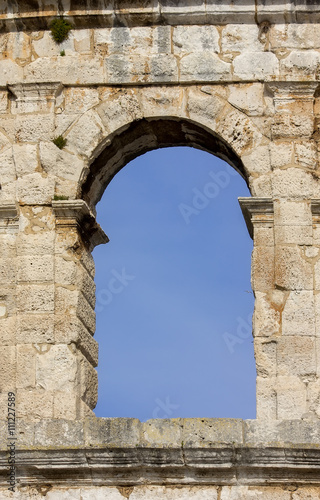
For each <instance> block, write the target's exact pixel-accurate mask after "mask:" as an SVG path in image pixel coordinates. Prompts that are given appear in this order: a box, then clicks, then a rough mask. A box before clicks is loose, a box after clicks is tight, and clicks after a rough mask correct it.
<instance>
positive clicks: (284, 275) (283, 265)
mask: <svg viewBox="0 0 320 500" xmlns="http://www.w3.org/2000/svg"><path fill="white" fill-rule="evenodd" d="M274 273H275V274H274V280H275V284H276V286H278V287H279V288H281V289H285V290H313V266H312V263H311V262H310V261H309V260H308V259H307V258H306V255H305V253H304V248H303V247H300V246H297V245H294V246H291V245H286V246H277V247H276V249H275V271H274Z"/></svg>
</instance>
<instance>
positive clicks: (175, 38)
mask: <svg viewBox="0 0 320 500" xmlns="http://www.w3.org/2000/svg"><path fill="white" fill-rule="evenodd" d="M172 42H173V52H174V53H175V54H179V55H181V54H185V53H191V52H204V51H206V50H210V52H216V53H218V52H220V47H219V32H218V30H217V28H216V27H215V26H210V25H209V26H176V27H174V28H173V35H172ZM170 49H171V47H170V48H169V51H170Z"/></svg>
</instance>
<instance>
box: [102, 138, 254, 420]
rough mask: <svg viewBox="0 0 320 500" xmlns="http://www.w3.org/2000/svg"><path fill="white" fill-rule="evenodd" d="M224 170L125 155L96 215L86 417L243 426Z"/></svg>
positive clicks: (244, 262) (244, 258)
mask: <svg viewBox="0 0 320 500" xmlns="http://www.w3.org/2000/svg"><path fill="white" fill-rule="evenodd" d="M239 196H250V193H249V191H248V188H247V186H246V183H245V181H244V180H243V179H242V178H241V176H240V175H239V174H238V173H237V172H236V171H235V170H234V169H233V168H232V167H230V166H229V165H227V163H226V162H224V161H223V160H221V159H219V158H217V157H215V156H213V155H212V154H209V153H206V152H204V151H199V150H196V149H193V148H190V147H173V148H165V149H157V150H154V151H151V152H149V153H146V154H144V155H142V156H139V157H137V158H136V159H134V160H132V161H131V162H130V163H128V164H127V165H126V167H125V168H123V169H122V170H121V171H120V172H119V173H118V174H117V175H116V176H115V177H114V179H113V180H112V182H111V183H110V184H109V186H108V187H107V189H106V191H105V194H104V196H103V198H102V200H101V202H100V203H99V205H98V207H97V216H98V221H99V222H100V224H101V225H102V227H103V228H104V229H105V230H106V232H107V234H108V236H109V237H110V242H109V243H108V245H107V246H106V247H103V246H100V247H97V248H96V249H95V251H94V258H95V263H96V287H97V289H96V296H97V304H96V313H97V331H96V335H95V338H96V340H97V341H98V342H99V365H98V375H99V400H98V405H97V408H96V410H95V413H96V415H97V416H104V417H136V418H139V419H140V420H143V421H144V420H147V419H150V418H175V417H190V418H191V417H234V418H255V377H256V373H255V362H254V353H253V343H252V333H251V315H252V311H253V301H254V299H253V294H252V291H251V286H250V256H251V251H252V240H251V239H250V237H249V235H248V233H247V229H246V227H245V222H244V220H243V216H242V213H241V210H240V207H239V205H238V201H237V197H239Z"/></svg>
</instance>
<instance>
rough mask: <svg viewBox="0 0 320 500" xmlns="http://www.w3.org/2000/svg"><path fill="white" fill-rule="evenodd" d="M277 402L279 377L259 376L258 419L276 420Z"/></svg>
mask: <svg viewBox="0 0 320 500" xmlns="http://www.w3.org/2000/svg"><path fill="white" fill-rule="evenodd" d="M277 404H278V400H277V378H276V377H273V378H266V377H260V376H259V377H257V420H258V421H259V420H261V421H266V422H268V421H272V420H276V419H277V418H278V412H277ZM303 411H305V408H303Z"/></svg>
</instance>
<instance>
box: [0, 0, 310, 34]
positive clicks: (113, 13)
mask: <svg viewBox="0 0 320 500" xmlns="http://www.w3.org/2000/svg"><path fill="white" fill-rule="evenodd" d="M46 3H47V5H46ZM179 3H180V2H171V3H170V2H167V1H166V0H160V1H151V0H150V1H147V2H144V3H143V6H141V2H138V1H137V0H135V1H132V2H123V0H121V1H119V0H112V1H110V2H108V6H104V8H102V9H97V8H95V7H94V6H93V5H94V4H92V3H91V2H89V0H85V1H82V2H80V1H75V2H72V9H71V10H61V6H60V4H59V3H58V2H51V3H50V4H49V2H40V1H39V0H36V1H35V2H33V3H32V4H31V3H30V2H24V3H21V2H20V3H18V2H16V3H15V4H13V5H14V7H12V6H11V8H10V7H9V8H8V7H6V8H2V9H0V32H5V31H17V30H18V31H21V30H32V31H34V30H44V29H48V26H49V24H50V22H51V21H52V19H53V18H54V17H57V16H61V15H63V16H66V17H69V18H71V21H72V22H73V24H74V26H75V27H76V28H90V27H92V28H97V27H104V28H105V27H112V26H127V27H133V26H149V25H150V24H152V25H162V24H172V25H173V24H210V23H223V24H229V23H234V24H238V23H244V22H246V23H256V22H263V21H266V20H267V21H269V22H271V23H276V22H281V23H283V22H286V23H289V22H290V23H295V22H318V21H319V19H320V5H317V4H316V3H314V4H311V3H310V2H308V0H295V1H291V2H288V1H287V0H281V1H279V2H278V3H277V6H276V7H275V6H274V4H272V5H270V6H268V5H266V2H264V1H263V0H258V2H248V3H247V4H245V2H241V5H235V4H234V2H232V1H231V0H224V2H217V0H206V1H205V0H202V1H200V2H199V1H191V2H188V3H185V4H182V3H180V5H179ZM256 4H257V5H256Z"/></svg>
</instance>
